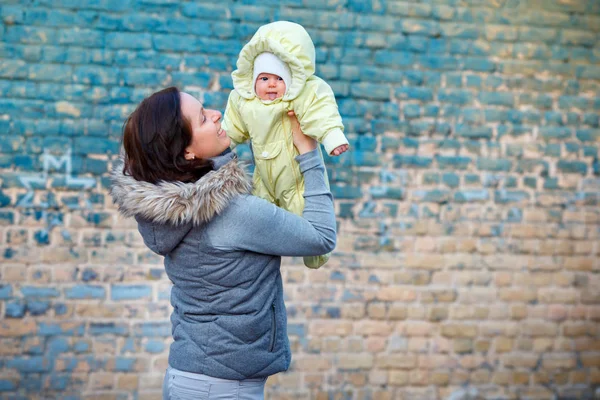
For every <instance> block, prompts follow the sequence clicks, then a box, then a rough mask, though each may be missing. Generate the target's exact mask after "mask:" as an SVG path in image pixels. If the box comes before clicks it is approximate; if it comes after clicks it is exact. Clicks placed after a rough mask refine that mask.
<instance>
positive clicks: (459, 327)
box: [441, 323, 477, 338]
mask: <svg viewBox="0 0 600 400" xmlns="http://www.w3.org/2000/svg"><path fill="white" fill-rule="evenodd" d="M441 334H442V335H443V336H446V337H465V338H474V337H476V336H477V326H476V325H467V324H456V323H448V324H445V325H442V327H441Z"/></svg>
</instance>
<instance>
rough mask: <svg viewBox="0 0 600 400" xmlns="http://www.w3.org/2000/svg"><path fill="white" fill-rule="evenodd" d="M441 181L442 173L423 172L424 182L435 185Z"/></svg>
mask: <svg viewBox="0 0 600 400" xmlns="http://www.w3.org/2000/svg"><path fill="white" fill-rule="evenodd" d="M440 182H441V177H440V174H438V173H437V172H425V173H424V174H423V184H425V185H434V184H437V183H440Z"/></svg>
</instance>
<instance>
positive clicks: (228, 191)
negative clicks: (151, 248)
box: [110, 159, 252, 225]
mask: <svg viewBox="0 0 600 400" xmlns="http://www.w3.org/2000/svg"><path fill="white" fill-rule="evenodd" d="M111 179H112V187H111V190H110V192H111V195H112V198H113V201H114V203H115V204H117V206H118V207H119V211H120V212H121V214H123V215H124V216H126V217H133V216H136V215H137V216H140V217H142V218H144V219H147V220H150V221H152V222H156V223H161V224H164V223H171V224H174V225H180V224H185V223H188V222H193V224H194V225H200V224H203V223H206V222H208V221H210V220H211V219H212V218H213V217H215V216H216V215H218V214H219V213H221V212H222V211H223V210H224V209H225V208H226V207H227V206H228V205H229V203H230V201H231V200H232V199H233V198H234V197H236V196H238V195H244V194H249V193H250V192H251V191H252V184H251V183H250V179H249V177H248V175H247V174H246V172H245V171H244V169H243V168H242V167H241V166H240V165H239V164H238V162H237V160H235V159H234V160H232V161H230V162H228V163H227V164H225V165H223V166H222V167H221V168H219V169H218V170H216V171H210V172H209V173H208V174H206V175H204V176H203V177H202V178H200V179H199V180H197V181H196V182H193V183H183V182H166V181H162V182H159V183H157V184H156V185H154V184H152V183H149V182H143V181H138V180H135V179H134V178H133V177H132V176H128V175H124V174H123V163H122V162H121V163H119V165H117V166H116V168H114V169H113V171H112V174H111Z"/></svg>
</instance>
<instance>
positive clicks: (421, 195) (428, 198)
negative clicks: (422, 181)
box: [411, 189, 450, 203]
mask: <svg viewBox="0 0 600 400" xmlns="http://www.w3.org/2000/svg"><path fill="white" fill-rule="evenodd" d="M411 197H412V198H414V199H417V200H419V201H422V202H428V203H445V202H447V201H448V199H449V197H450V192H449V191H448V190H441V189H434V190H415V191H413V192H412V196H411Z"/></svg>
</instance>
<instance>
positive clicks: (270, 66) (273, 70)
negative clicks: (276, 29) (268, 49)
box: [252, 53, 292, 93]
mask: <svg viewBox="0 0 600 400" xmlns="http://www.w3.org/2000/svg"><path fill="white" fill-rule="evenodd" d="M262 73H267V74H273V75H278V76H280V77H281V79H283V83H285V91H286V93H287V91H288V89H289V88H290V85H291V84H292V73H291V71H290V67H288V65H287V64H286V63H284V62H283V61H281V60H280V59H279V57H277V56H276V55H275V54H273V53H260V54H259V55H258V56H256V58H255V59H254V73H253V77H252V85H253V86H254V85H255V84H256V77H258V75H260V74H262Z"/></svg>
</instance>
